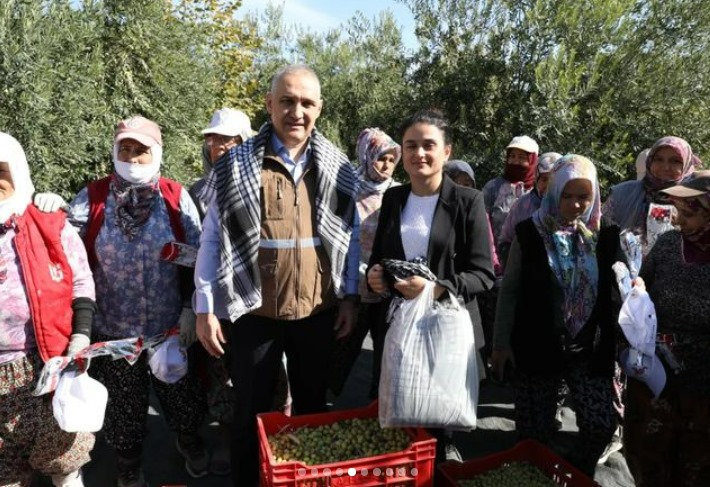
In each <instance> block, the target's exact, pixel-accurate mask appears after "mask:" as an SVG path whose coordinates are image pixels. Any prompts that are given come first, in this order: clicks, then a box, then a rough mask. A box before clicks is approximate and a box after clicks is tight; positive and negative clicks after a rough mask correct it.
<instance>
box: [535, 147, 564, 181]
mask: <svg viewBox="0 0 710 487" xmlns="http://www.w3.org/2000/svg"><path fill="white" fill-rule="evenodd" d="M561 157H562V154H559V153H557V152H545V153H544V154H540V157H539V158H538V160H537V171H536V173H535V181H537V178H539V177H540V174H546V173H548V172H550V171H552V168H553V167H554V166H555V163H556V162H557V161H558V160H559V159H560V158H561Z"/></svg>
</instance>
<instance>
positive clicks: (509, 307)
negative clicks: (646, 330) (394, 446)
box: [491, 154, 621, 476]
mask: <svg viewBox="0 0 710 487" xmlns="http://www.w3.org/2000/svg"><path fill="white" fill-rule="evenodd" d="M600 206H601V205H600V196H599V182H598V180H597V170H596V168H595V167H594V164H592V162H591V161H590V160H589V159H587V158H586V157H583V156H580V155H575V154H569V155H566V156H564V157H563V158H561V159H560V160H558V161H557V163H556V165H555V167H554V169H553V170H552V178H551V181H550V185H549V188H548V190H547V192H546V193H545V196H544V197H543V200H542V204H541V206H540V208H539V209H538V210H537V211H536V212H535V213H534V214H533V216H532V217H531V218H528V219H527V220H524V221H522V222H521V223H519V224H518V225H517V226H516V229H515V238H514V239H513V242H512V244H511V248H510V252H509V254H508V263H507V266H506V272H505V275H504V277H503V284H502V287H501V292H500V295H499V296H498V308H497V310H496V325H495V332H494V340H493V354H492V356H491V361H492V366H493V373H494V374H497V375H498V376H499V377H501V376H502V375H503V373H504V371H505V368H506V367H507V366H509V365H514V366H515V371H516V379H515V384H514V388H515V399H514V400H515V412H516V429H517V431H518V435H519V437H520V438H521V439H524V438H533V439H535V440H538V441H540V442H542V443H547V444H550V443H551V440H552V437H553V435H554V434H555V432H556V431H557V427H556V424H555V413H556V410H557V397H558V390H559V384H560V382H561V381H562V380H564V381H565V382H566V383H567V386H568V387H569V391H570V397H571V398H572V401H573V403H574V405H575V412H576V413H577V424H578V426H579V435H578V437H577V442H576V444H575V447H574V448H573V449H572V451H571V452H570V455H569V456H570V458H568V460H569V461H570V462H571V463H573V464H574V465H575V466H577V467H578V468H579V469H580V470H582V471H583V472H585V473H587V474H588V475H590V476H593V475H594V470H595V466H596V464H597V460H598V459H599V457H600V455H601V454H602V452H603V451H604V448H605V447H606V445H607V444H608V443H609V440H610V439H611V437H612V435H613V433H614V430H615V428H616V420H615V416H614V409H613V406H612V397H613V394H612V376H613V372H614V351H615V326H616V318H617V316H615V315H614V313H613V312H612V309H613V307H612V302H611V299H612V289H613V286H614V285H615V278H614V274H613V272H612V264H613V263H614V262H615V261H616V260H619V256H620V255H621V254H620V250H619V229H618V227H616V226H614V225H606V224H604V225H602V224H601V221H600V217H601V211H600Z"/></svg>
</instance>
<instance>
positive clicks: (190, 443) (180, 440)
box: [175, 433, 210, 479]
mask: <svg viewBox="0 0 710 487" xmlns="http://www.w3.org/2000/svg"><path fill="white" fill-rule="evenodd" d="M175 447H176V448H177V451H178V452H180V454H181V455H182V456H183V457H184V458H185V470H187V473H188V474H190V476H191V477H192V478H195V479H198V478H200V477H204V476H205V475H207V474H208V473H209V468H210V456H209V455H208V454H207V450H206V449H205V444H204V442H203V441H202V438H200V436H199V435H198V434H196V433H178V437H177V439H176V440H175Z"/></svg>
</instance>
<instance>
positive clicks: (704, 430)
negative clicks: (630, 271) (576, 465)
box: [624, 171, 710, 487]
mask: <svg viewBox="0 0 710 487" xmlns="http://www.w3.org/2000/svg"><path fill="white" fill-rule="evenodd" d="M664 193H665V194H666V195H668V196H669V197H670V198H671V201H672V202H673V204H674V205H675V207H676V208H677V211H678V217H677V222H676V223H677V224H678V226H679V227H680V230H671V231H669V232H666V233H664V234H663V235H661V236H660V237H658V240H657V241H656V244H655V245H654V247H653V249H651V252H650V253H649V254H648V256H647V257H646V259H645V260H644V263H643V265H642V267H641V273H640V276H641V277H642V278H643V280H644V281H645V284H646V288H647V290H648V294H649V295H650V297H651V300H652V301H653V304H654V305H655V309H656V317H657V321H658V324H657V327H658V328H657V331H658V334H657V335H656V337H655V338H656V356H657V357H659V358H660V360H661V361H662V362H663V365H664V366H665V376H666V381H665V386H664V384H663V383H662V381H660V382H659V379H658V378H657V375H658V374H652V375H650V376H649V380H647V381H646V382H641V381H637V380H632V379H629V381H628V385H627V387H628V388H627V394H626V401H625V404H626V418H625V425H626V431H625V437H624V448H625V456H626V460H627V463H628V465H629V470H630V471H631V473H632V474H633V476H634V479H635V482H636V485H637V486H639V487H642V486H643V487H647V486H666V485H673V486H675V485H678V486H696V485H697V486H701V485H702V486H704V485H710V457H709V456H708V449H709V448H710V358H709V356H708V351H709V350H710V326H708V323H709V322H708V319H709V318H708V317H710V287H709V286H708V283H709V282H710V171H697V172H695V174H694V175H693V176H691V178H689V179H688V180H686V181H685V182H683V183H681V184H679V185H677V186H674V187H671V188H668V189H665V190H664ZM654 360H655V359H654ZM630 376H631V375H630ZM654 389H655V390H654Z"/></svg>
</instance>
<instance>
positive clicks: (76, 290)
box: [0, 133, 95, 487]
mask: <svg viewBox="0 0 710 487" xmlns="http://www.w3.org/2000/svg"><path fill="white" fill-rule="evenodd" d="M33 192H34V186H33V184H32V180H31V179H30V170H29V167H28V165H27V160H26V158H25V153H24V151H23V149H22V147H21V146H20V144H19V143H18V142H17V140H15V139H14V138H13V137H11V136H10V135H8V134H5V133H0V296H2V297H1V298H0V310H2V311H0V483H2V485H12V486H27V485H29V483H30V478H31V476H32V472H33V471H38V472H41V473H43V474H45V475H49V476H51V479H52V483H53V484H54V485H55V486H57V487H82V486H83V485H84V484H83V482H82V478H81V470H80V469H81V467H82V466H83V465H85V464H86V463H87V462H88V461H89V460H90V458H89V452H90V451H91V449H92V448H93V446H94V435H92V434H91V433H67V432H65V431H62V430H61V429H60V428H59V425H58V424H57V422H56V421H55V419H54V417H53V410H52V396H51V395H50V394H47V395H42V396H34V395H32V391H33V390H34V388H35V385H36V382H37V379H38V376H39V373H40V370H41V369H42V364H43V363H44V362H46V361H47V360H48V359H50V358H51V357H55V356H59V355H65V356H73V355H75V354H76V353H77V352H79V351H80V350H82V349H83V348H85V347H86V346H88V345H89V335H90V333H91V321H92V317H93V314H94V308H95V304H94V281H93V279H92V277H91V271H90V270H89V265H88V263H87V258H86V251H85V250H84V245H83V244H82V242H81V239H80V238H79V235H78V234H77V233H76V231H75V230H74V228H72V226H71V225H69V223H67V221H66V216H65V214H64V213H63V212H54V213H42V212H40V211H39V210H37V208H36V207H35V206H34V205H32V204H31V198H32V193H33ZM40 290H41V292H42V293H41V297H40Z"/></svg>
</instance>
